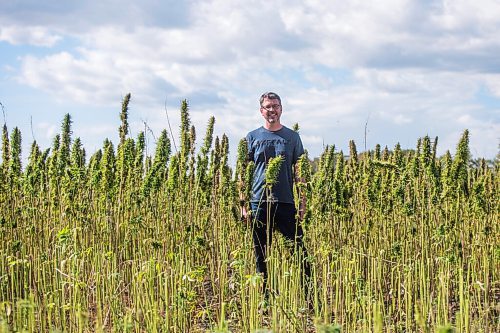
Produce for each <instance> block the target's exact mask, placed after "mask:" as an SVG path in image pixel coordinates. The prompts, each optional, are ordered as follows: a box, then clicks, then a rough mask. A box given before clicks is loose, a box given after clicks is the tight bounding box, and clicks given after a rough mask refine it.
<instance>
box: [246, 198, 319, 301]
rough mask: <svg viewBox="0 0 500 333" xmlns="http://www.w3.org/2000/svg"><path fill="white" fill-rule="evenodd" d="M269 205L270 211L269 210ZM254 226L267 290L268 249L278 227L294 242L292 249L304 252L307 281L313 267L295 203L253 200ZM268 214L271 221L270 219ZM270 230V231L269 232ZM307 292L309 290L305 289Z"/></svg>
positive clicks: (255, 241)
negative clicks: (308, 256) (297, 216)
mask: <svg viewBox="0 0 500 333" xmlns="http://www.w3.org/2000/svg"><path fill="white" fill-rule="evenodd" d="M268 206H269V212H268ZM251 207H252V222H253V223H252V226H253V231H252V233H253V244H254V251H255V259H256V262H257V272H258V273H262V274H263V277H264V286H265V288H266V291H267V266H266V262H265V260H266V251H267V247H268V246H270V245H271V240H272V236H273V231H274V229H277V230H278V231H279V232H281V234H283V236H284V237H285V238H286V239H287V240H288V241H290V242H292V244H293V248H292V251H294V250H295V249H297V250H299V252H300V251H301V252H302V268H303V272H304V275H305V277H306V279H307V280H306V281H304V279H303V280H302V281H303V282H308V280H309V279H310V276H311V268H310V265H309V262H308V261H307V260H306V257H307V251H306V248H305V247H304V243H303V240H302V238H303V236H304V232H303V230H302V226H301V225H300V223H297V219H296V217H295V216H296V209H295V205H293V204H287V203H269V204H268V203H257V202H252V203H251ZM268 216H269V218H270V221H268ZM268 231H269V233H268ZM305 292H307V290H305Z"/></svg>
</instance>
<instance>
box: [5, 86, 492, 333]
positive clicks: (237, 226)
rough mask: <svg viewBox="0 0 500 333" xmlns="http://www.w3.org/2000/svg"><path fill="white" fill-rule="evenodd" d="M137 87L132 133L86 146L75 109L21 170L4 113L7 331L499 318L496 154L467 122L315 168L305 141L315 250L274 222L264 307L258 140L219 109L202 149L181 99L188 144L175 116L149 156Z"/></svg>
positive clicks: (472, 325) (420, 328)
mask: <svg viewBox="0 0 500 333" xmlns="http://www.w3.org/2000/svg"><path fill="white" fill-rule="evenodd" d="M129 101H130V95H127V96H126V97H125V98H124V100H123V103H122V110H121V113H120V119H121V125H120V127H119V134H120V136H119V137H120V140H119V142H118V143H117V144H116V145H115V144H114V143H113V142H111V141H110V140H105V141H104V143H103V146H102V148H101V149H99V150H98V151H97V152H95V153H94V154H93V155H92V156H90V157H89V158H87V156H86V151H85V149H84V147H83V146H82V143H81V140H80V139H79V138H73V137H72V131H71V125H72V121H71V117H70V115H66V116H65V118H64V120H63V122H62V128H61V132H60V134H58V135H56V137H55V138H54V140H53V144H52V147H51V148H49V149H45V150H44V149H42V148H41V147H39V145H38V144H37V143H36V142H33V144H32V146H31V151H30V152H29V159H28V162H27V163H26V165H25V166H24V167H23V166H22V165H21V161H22V157H21V132H20V131H19V130H18V129H17V128H14V129H12V130H11V131H10V132H9V130H8V128H7V126H6V125H4V127H3V137H2V160H1V162H2V163H1V165H0V331H2V332H62V331H64V332H160V331H161V332H206V331H211V332H271V331H272V332H340V331H342V332H355V331H356V332H454V331H456V332H495V331H496V332H500V319H499V318H500V269H499V267H500V266H499V262H500V242H499V239H500V232H499V226H500V224H499V216H498V215H499V211H500V210H499V208H500V207H499V202H500V200H499V189H500V186H499V185H500V182H499V177H498V170H499V164H498V161H496V164H493V165H492V164H488V163H486V161H484V160H478V161H477V163H475V164H470V157H471V156H470V153H469V147H468V140H469V133H468V131H464V133H463V135H462V137H461V139H460V141H459V142H458V144H457V149H456V151H455V152H453V155H452V154H450V152H447V153H446V154H444V156H440V157H438V156H436V147H437V143H438V139H437V138H433V139H431V138H429V137H428V136H425V137H422V138H421V139H419V140H418V142H417V144H416V148H415V149H414V150H409V151H402V150H401V147H400V146H399V145H396V146H395V147H393V148H392V149H391V150H389V149H388V148H387V147H386V148H384V149H382V148H381V147H380V146H379V145H377V146H376V147H375V149H373V150H370V151H366V152H363V153H360V154H358V153H357V151H356V146H355V143H354V142H350V151H349V152H348V154H344V152H342V151H337V150H336V149H335V147H334V146H328V147H326V148H325V149H324V152H323V154H322V155H321V157H320V158H319V160H318V161H317V163H315V167H314V170H313V169H312V167H311V162H310V161H309V158H308V157H307V155H304V156H303V157H302V158H301V160H300V161H299V164H298V170H299V172H300V175H301V176H302V178H304V179H305V180H306V181H305V182H304V183H301V184H297V189H296V190H297V191H301V192H303V193H305V195H307V197H308V210H307V213H306V217H305V220H304V221H303V224H304V229H305V244H306V247H307V249H308V252H309V255H310V256H309V257H307V258H301V257H300V256H290V255H289V253H290V252H289V251H288V249H287V247H288V246H290V245H289V244H285V242H284V241H283V239H281V238H280V236H279V235H278V234H277V235H276V241H274V242H273V245H272V248H271V250H270V251H269V267H270V271H269V277H270V278H269V280H270V281H269V282H270V288H271V293H270V298H269V302H268V303H266V302H264V299H263V295H262V293H261V290H262V278H261V276H260V275H257V274H255V263H254V256H253V249H252V238H251V230H250V227H249V226H248V225H247V224H245V223H244V222H242V221H241V219H240V216H239V211H240V204H241V203H240V197H241V196H243V198H248V195H249V186H248V184H249V183H250V182H251V177H252V167H253V165H252V164H251V163H247V162H246V161H245V159H244V156H245V154H246V148H245V142H244V141H242V142H240V144H239V147H238V161H237V163H236V165H235V166H234V168H232V167H231V166H230V165H229V142H228V138H227V137H226V136H225V135H223V136H222V137H220V138H219V137H216V138H213V136H214V135H213V133H214V132H213V131H214V123H215V119H214V118H210V119H209V120H208V125H207V128H206V132H205V134H204V138H203V139H202V141H201V142H200V143H199V144H198V145H196V134H197V133H196V131H195V128H194V127H193V126H191V122H190V118H189V110H188V104H187V102H186V101H183V102H182V104H181V108H180V113H181V130H180V138H179V139H178V141H177V145H176V144H175V142H174V141H173V140H172V138H171V137H170V136H169V134H168V132H167V131H166V130H163V131H162V132H161V134H160V135H159V136H157V137H156V144H155V151H154V154H151V155H149V154H147V146H146V140H145V133H144V132H141V133H139V135H138V136H137V137H135V138H132V137H130V136H129V126H128V104H129ZM296 130H298V127H296ZM196 147H198V148H196ZM346 156H347V157H346ZM243 204H245V203H243ZM301 260H308V261H310V263H311V267H312V281H311V284H310V292H311V298H310V302H308V300H307V299H306V297H305V296H304V293H303V292H302V286H301V273H302V272H301V267H302V265H301Z"/></svg>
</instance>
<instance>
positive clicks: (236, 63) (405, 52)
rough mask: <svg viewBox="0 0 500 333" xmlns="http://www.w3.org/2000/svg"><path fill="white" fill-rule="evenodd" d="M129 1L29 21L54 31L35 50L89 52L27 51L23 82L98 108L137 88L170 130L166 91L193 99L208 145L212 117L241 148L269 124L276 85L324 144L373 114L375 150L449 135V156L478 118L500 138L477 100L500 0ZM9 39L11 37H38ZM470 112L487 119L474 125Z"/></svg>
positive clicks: (492, 51)
mask: <svg viewBox="0 0 500 333" xmlns="http://www.w3.org/2000/svg"><path fill="white" fill-rule="evenodd" d="M91 4H92V2H91ZM93 4H94V5H95V4H96V3H93ZM127 4H128V5H127V6H124V7H123V8H129V7H130V6H131V7H130V8H131V9H130V8H129V9H128V10H125V9H121V10H122V11H123V15H122V19H121V18H120V15H116V16H113V18H112V19H111V18H110V19H109V20H106V18H105V15H104V14H103V13H99V14H96V15H97V16H98V17H90V16H89V17H88V22H86V21H82V20H81V19H80V20H78V24H76V25H74V26H73V25H71V24H70V21H71V19H70V18H71V17H73V19H74V20H76V19H75V17H76V16H78V13H88V12H89V8H90V7H91V5H88V6H83V7H82V6H76V5H66V7H65V8H63V9H61V10H63V11H64V13H67V14H68V15H67V16H68V17H66V18H65V19H63V20H61V21H58V22H57V23H54V24H53V25H51V24H49V23H46V25H45V26H41V25H36V26H33V27H31V28H30V27H29V22H23V23H26V24H28V25H26V26H27V28H26V29H25V30H24V31H25V35H29V34H28V33H26V31H32V32H31V35H30V36H34V35H36V34H35V33H34V32H33V31H35V30H36V29H39V31H41V32H39V35H40V36H44V37H43V38H42V37H40V38H39V40H40V41H39V42H38V44H36V43H35V42H33V41H31V42H30V43H31V44H34V45H45V46H53V45H55V43H56V42H57V41H58V40H59V39H60V38H65V37H66V36H69V37H70V38H72V39H73V40H75V41H76V42H75V43H76V44H77V46H76V47H75V48H73V49H68V50H66V51H57V52H56V51H54V52H53V53H52V54H48V55H43V56H33V55H25V56H24V57H22V58H21V59H22V66H21V68H20V72H19V78H20V80H21V82H23V83H24V84H26V85H28V86H30V87H34V88H36V89H39V90H42V91H45V92H47V93H48V94H51V95H54V96H55V97H56V98H57V99H59V100H65V101H68V100H73V101H76V102H78V103H85V104H87V105H89V107H91V106H93V105H109V106H113V107H115V106H116V105H117V103H118V102H119V101H120V100H121V98H122V96H123V95H124V94H125V93H127V92H131V93H132V96H133V103H134V105H136V110H137V112H138V113H139V114H140V117H141V118H143V119H147V120H148V122H150V123H152V127H154V128H155V130H156V129H158V131H159V128H160V126H161V127H162V128H163V127H165V118H164V110H163V102H164V99H165V96H166V97H167V98H168V105H169V107H171V108H172V109H173V110H177V107H178V101H180V100H181V99H182V98H188V99H189V100H190V101H191V102H192V103H191V105H192V111H193V119H194V121H196V122H199V123H201V124H202V125H201V128H203V130H202V129H200V128H199V129H198V130H199V131H200V133H199V136H201V133H202V132H203V131H204V126H205V122H206V120H207V119H208V117H209V116H210V115H212V114H213V115H215V116H216V118H217V125H216V126H219V128H220V130H221V131H224V132H227V133H228V134H229V135H230V137H231V138H235V140H237V139H236V138H238V137H241V136H243V135H244V134H245V133H244V132H245V131H247V130H249V129H251V128H252V127H254V126H255V125H256V124H258V123H259V122H260V121H261V118H260V117H259V115H258V112H257V104H256V101H257V99H258V96H259V95H260V93H261V92H263V91H267V90H274V91H276V92H278V93H280V94H281V95H282V96H283V99H284V101H283V102H284V106H285V108H284V118H283V119H284V121H286V123H287V124H290V126H291V124H293V123H295V122H298V123H299V124H300V125H301V133H302V135H303V136H304V141H305V142H307V143H308V144H310V145H311V146H318V143H319V142H323V141H325V143H326V144H331V143H334V142H340V145H341V146H342V145H344V146H347V143H348V140H349V139H352V138H354V139H356V140H358V142H359V141H360V140H364V132H363V129H364V125H365V123H366V121H367V119H369V120H370V128H369V130H370V132H369V142H368V143H367V144H368V145H370V144H371V143H373V142H375V141H376V142H375V143H377V142H378V143H381V144H382V145H385V144H387V145H389V146H391V145H392V144H393V143H395V141H398V140H404V141H405V142H409V144H410V145H411V146H410V148H411V147H413V144H414V142H415V141H416V138H417V137H419V136H423V135H426V134H435V135H440V136H443V137H447V138H450V139H449V140H443V142H444V143H443V145H444V146H446V148H450V147H451V146H454V145H455V144H456V142H453V143H452V138H455V136H456V135H455V134H453V135H455V136H453V135H452V133H460V132H461V131H462V127H463V126H464V125H467V124H466V123H469V125H470V128H469V129H470V130H471V133H476V132H478V131H482V132H481V134H478V137H481V138H483V139H486V138H488V139H489V140H490V141H491V140H492V138H493V134H492V133H493V130H496V129H498V126H497V123H498V116H496V117H490V118H488V116H486V113H487V112H492V110H493V112H495V110H496V112H498V108H496V109H495V108H494V107H492V106H491V105H486V104H484V105H483V104H481V103H482V101H480V100H479V101H478V100H477V98H476V94H477V91H478V90H479V89H480V88H481V87H483V86H484V87H487V88H488V91H491V93H492V94H494V95H496V96H497V97H498V96H500V76H499V73H500V60H499V59H500V58H498V56H497V54H499V53H500V40H499V39H498V37H497V34H498V31H499V29H500V5H499V4H498V2H497V1H493V0H482V1H476V2H474V3H472V2H470V1H462V0H460V1H453V2H450V1H443V2H438V3H436V2H421V1H416V0H406V1H396V0H391V1H384V2H373V3H367V2H366V1H361V0H357V1H349V2H345V1H327V2H324V1H319V0H307V1H299V0H293V1H285V0H277V1H264V0H256V1H251V2H248V1H242V0H241V1H227V0H212V1H189V3H188V4H187V5H184V6H181V7H178V8H177V7H176V9H174V11H173V12H176V13H177V15H178V16H179V17H181V19H180V20H178V21H175V20H174V17H173V16H174V14H172V13H170V12H168V10H166V9H164V10H163V11H159V13H155V12H154V11H148V9H157V6H156V5H155V2H154V1H149V2H146V3H145V4H144V6H141V8H139V7H138V6H133V5H131V4H129V3H128V2H127ZM103 6H104V7H103V8H107V9H109V6H110V5H103ZM155 6H156V7H155ZM167 7H168V6H167ZM160 12H161V13H160ZM166 12H168V13H167V14H166ZM36 13H38V14H40V13H39V12H36ZM134 13H135V14H136V16H137V18H134V19H132V17H135V16H134V15H133V14H134ZM148 13H149V14H148ZM46 15H48V16H50V14H49V13H46ZM165 15H166V16H165ZM39 16H40V17H41V16H43V15H37V17H39ZM163 16H165V17H166V22H164V23H163V24H160V23H158V22H160V21H161V19H162V17H163ZM16 17H18V20H21V19H20V17H21V16H14V18H16ZM33 17H35V16H33ZM39 20H42V19H41V18H40V19H39ZM169 20H172V21H169ZM48 21H49V20H48V19H47V22H48ZM40 22H42V21H40ZM129 22H131V23H130V24H128V23H129ZM147 22H153V23H151V24H148V23H147ZM35 23H36V24H39V23H38V22H37V21H35ZM51 27H52V29H51ZM30 29H31V30H30ZM4 31H5V30H2V32H1V33H0V34H1V35H0V36H2V37H1V38H0V39H4V40H7V38H11V39H12V40H17V41H21V40H23V38H24V40H28V39H29V38H27V37H23V38H21V37H19V36H21V35H22V34H20V33H19V31H21V30H17V31H18V34H20V35H19V36H18V37H17V39H16V38H14V37H5V36H7V35H8V36H14V35H15V34H14V33H8V34H7V33H5V34H4ZM37 31H38V30H37ZM65 33H66V34H65ZM51 38H52V39H51ZM31 40H36V39H34V38H33V37H32V39H31ZM43 41H45V42H43ZM9 42H10V43H14V42H12V41H9ZM44 43H45V44H44ZM344 74H345V75H344ZM175 112H176V111H172V113H174V114H175ZM497 114H498V113H497ZM467 115H469V116H471V117H474V118H472V119H474V121H471V122H468V121H465V122H463V120H464V119H465V120H468V118H467V119H466V118H465V117H468V116H467ZM460 119H462V122H461V121H460ZM495 122H496V123H495ZM138 123H139V124H140V123H141V121H138ZM111 127H113V126H111ZM138 127H139V125H138ZM113 128H114V127H113ZM488 133H489V134H488ZM493 139H494V138H493ZM472 142H473V141H472V140H471V143H472ZM476 142H478V143H477V147H479V146H481V143H480V141H476ZM236 144H237V141H236V142H234V141H233V144H232V145H234V146H236ZM474 144H476V143H474ZM483 145H485V146H486V144H483ZM321 148H322V147H317V148H314V149H315V150H314V152H313V153H314V154H319V151H320V150H321ZM495 149H496V145H495ZM476 150H477V151H481V152H483V151H484V152H486V153H488V154H490V153H491V149H489V148H484V149H483V148H477V149H476ZM310 151H313V149H311V150H310Z"/></svg>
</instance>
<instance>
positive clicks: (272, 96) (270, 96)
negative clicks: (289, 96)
mask: <svg viewBox="0 0 500 333" xmlns="http://www.w3.org/2000/svg"><path fill="white" fill-rule="evenodd" d="M266 98H267V99H277V100H278V101H279V102H280V105H281V98H280V97H279V96H278V94H276V93H273V92H270V91H269V92H265V93H263V94H262V96H260V100H259V102H260V106H262V103H264V99H266Z"/></svg>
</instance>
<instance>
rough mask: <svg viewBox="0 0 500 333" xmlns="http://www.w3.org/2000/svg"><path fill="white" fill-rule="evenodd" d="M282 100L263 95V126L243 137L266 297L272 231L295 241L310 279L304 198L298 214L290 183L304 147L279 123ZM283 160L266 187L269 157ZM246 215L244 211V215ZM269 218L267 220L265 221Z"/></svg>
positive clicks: (293, 133)
mask: <svg viewBox="0 0 500 333" xmlns="http://www.w3.org/2000/svg"><path fill="white" fill-rule="evenodd" d="M282 111H283V110H282V105H281V98H280V97H279V96H278V95H277V94H275V93H273V92H267V93H264V94H263V95H262V96H261V98H260V113H261V115H262V117H263V118H264V126H262V127H260V128H257V129H256V130H253V131H251V132H250V133H248V135H247V136H246V140H247V144H248V158H249V160H250V161H253V162H254V163H255V171H254V177H253V185H252V198H251V201H250V207H251V210H252V212H251V220H252V222H253V223H252V227H253V228H252V229H253V231H252V233H253V242H254V251H255V257H256V262H257V272H259V273H262V274H263V277H264V286H265V288H266V289H265V290H266V295H267V291H268V289H267V266H266V261H265V260H266V250H267V248H268V247H269V246H270V245H271V239H272V232H273V230H274V229H277V230H278V231H280V232H281V233H282V234H283V236H284V237H285V238H286V239H287V240H290V241H291V242H296V243H295V244H296V245H297V246H294V247H293V248H294V249H299V251H301V252H302V256H303V258H302V262H303V264H302V267H303V270H304V274H305V276H306V277H307V278H308V279H309V277H310V267H309V264H308V262H307V261H306V260H304V258H306V257H307V252H306V249H305V247H304V245H303V241H302V238H303V231H302V227H301V225H300V221H302V218H303V217H304V210H305V204H306V202H305V196H303V197H302V198H300V200H299V202H300V205H299V212H298V213H299V214H298V219H297V211H296V208H295V204H294V197H293V183H294V179H295V178H296V173H295V164H296V162H297V160H298V159H299V157H300V156H301V155H302V154H304V148H303V146H302V142H301V140H300V136H299V134H298V133H297V132H295V131H293V130H291V129H289V128H287V127H285V126H283V125H282V124H281V113H282ZM277 156H282V157H283V162H282V163H281V167H280V169H279V173H278V177H277V182H276V183H275V184H274V185H273V186H272V187H271V188H270V189H267V188H266V177H265V174H266V168H267V165H268V162H269V160H270V159H271V158H275V157H277ZM244 214H245V215H246V212H244ZM268 218H269V219H268Z"/></svg>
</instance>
